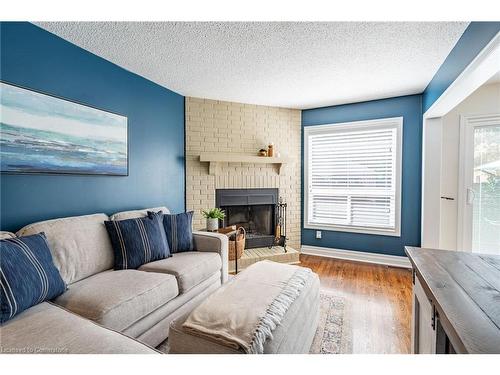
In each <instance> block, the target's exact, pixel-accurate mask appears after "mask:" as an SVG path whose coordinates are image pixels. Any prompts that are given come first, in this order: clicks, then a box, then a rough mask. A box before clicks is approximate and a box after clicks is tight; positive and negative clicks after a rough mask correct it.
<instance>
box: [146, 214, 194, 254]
mask: <svg viewBox="0 0 500 375" xmlns="http://www.w3.org/2000/svg"><path fill="white" fill-rule="evenodd" d="M193 213H194V212H193V211H189V212H183V213H180V214H173V215H171V214H164V215H163V227H164V228H165V233H166V234H167V240H168V245H169V247H170V251H171V252H172V253H173V254H175V253H182V252H185V251H192V250H193ZM148 214H149V213H148Z"/></svg>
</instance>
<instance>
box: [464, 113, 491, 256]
mask: <svg viewBox="0 0 500 375" xmlns="http://www.w3.org/2000/svg"><path fill="white" fill-rule="evenodd" d="M499 122H500V113H494V114H485V115H468V116H460V146H459V147H460V148H459V150H460V151H459V164H458V165H459V170H458V196H457V208H458V215H457V216H458V217H457V250H460V251H472V247H470V248H469V245H468V244H469V243H471V241H472V232H471V230H470V224H471V223H472V212H471V210H468V209H467V203H466V195H467V190H468V189H469V188H471V187H469V186H468V185H470V182H471V179H472V176H471V170H472V168H473V167H474V163H473V161H472V160H473V157H474V139H473V135H474V133H473V132H474V128H476V127H483V126H492V125H497V124H498V123H499Z"/></svg>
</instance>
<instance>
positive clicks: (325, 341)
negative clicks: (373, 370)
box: [156, 291, 352, 354]
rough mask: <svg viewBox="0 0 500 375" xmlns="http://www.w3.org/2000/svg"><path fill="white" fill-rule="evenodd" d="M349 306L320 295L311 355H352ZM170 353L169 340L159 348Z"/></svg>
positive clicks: (332, 297) (335, 298)
mask: <svg viewBox="0 0 500 375" xmlns="http://www.w3.org/2000/svg"><path fill="white" fill-rule="evenodd" d="M349 308H350V306H349V304H348V303H347V301H346V299H345V298H343V297H340V296H337V295H334V294H331V293H328V292H324V291H322V292H321V294H320V313H319V324H318V329H317V331H316V336H315V337H314V340H313V343H312V345H311V350H310V353H311V354H347V353H352V332H351V327H350V324H349V316H350V315H351V314H350V313H349ZM156 349H157V350H159V351H160V352H162V353H167V354H168V352H169V345H168V340H165V341H164V342H162V343H161V344H160V345H159V346H158V347H157V348H156Z"/></svg>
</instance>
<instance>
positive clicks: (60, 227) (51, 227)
mask: <svg viewBox="0 0 500 375" xmlns="http://www.w3.org/2000/svg"><path fill="white" fill-rule="evenodd" d="M106 220H108V217H107V216H106V215H105V214H95V215H86V216H75V217H67V218H63V219H55V220H47V221H41V222H39V223H34V224H30V225H28V226H26V227H24V228H22V229H21V230H19V231H18V232H17V235H18V236H27V235H30V234H36V233H40V232H44V233H45V235H46V236H47V241H48V243H49V247H50V251H51V252H52V257H53V258H54V264H55V265H56V267H57V268H58V269H59V272H60V273H61V277H62V278H63V280H64V281H65V282H66V284H71V283H73V282H76V281H78V280H81V279H83V278H85V277H88V276H91V275H94V274H96V273H98V272H102V271H105V270H109V269H110V268H112V267H113V249H112V247H111V242H110V241H109V236H108V233H107V232H106V228H105V227H104V221H106Z"/></svg>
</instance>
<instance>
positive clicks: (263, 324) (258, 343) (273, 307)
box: [247, 268, 311, 354]
mask: <svg viewBox="0 0 500 375" xmlns="http://www.w3.org/2000/svg"><path fill="white" fill-rule="evenodd" d="M310 273H311V270H310V269H308V268H301V269H298V270H297V271H296V272H295V273H294V274H293V275H292V277H291V278H290V279H289V280H288V283H287V284H286V285H285V287H284V288H283V290H282V291H281V293H280V294H279V295H278V296H277V297H276V298H275V299H274V300H273V302H272V303H271V304H270V305H269V307H268V309H267V310H266V313H265V315H264V316H263V317H262V318H261V319H260V321H259V323H258V325H257V329H256V330H255V332H254V335H253V339H252V342H251V344H250V348H249V349H248V351H247V353H250V354H262V353H264V343H265V342H266V340H267V339H268V338H271V339H272V337H273V334H272V332H273V331H274V330H275V329H276V327H277V326H278V325H279V324H280V323H281V320H282V319H283V317H284V315H285V313H286V312H287V311H288V308H289V307H290V305H291V304H292V303H293V302H294V301H295V299H296V298H297V297H298V296H299V294H300V291H301V290H302V288H303V287H304V285H305V284H306V281H307V279H308V277H309V275H310Z"/></svg>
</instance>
